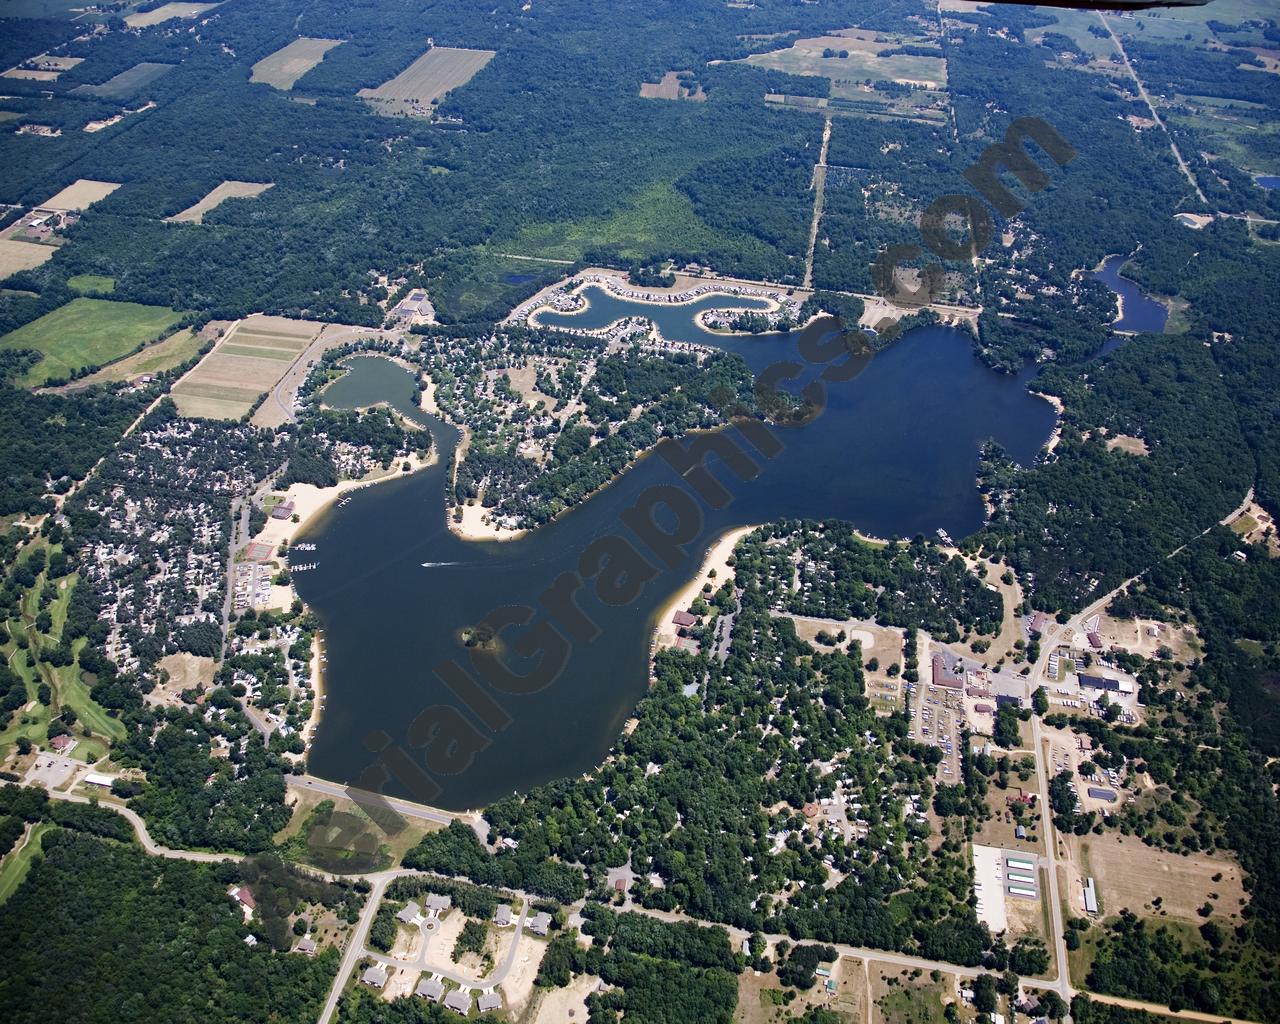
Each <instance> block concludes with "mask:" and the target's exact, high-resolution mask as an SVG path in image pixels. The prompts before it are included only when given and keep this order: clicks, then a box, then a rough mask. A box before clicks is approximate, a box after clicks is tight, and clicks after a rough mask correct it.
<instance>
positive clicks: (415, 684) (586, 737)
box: [295, 293, 1054, 810]
mask: <svg viewBox="0 0 1280 1024" xmlns="http://www.w3.org/2000/svg"><path fill="white" fill-rule="evenodd" d="M591 299H592V307H591V309H590V310H589V311H587V312H585V313H583V314H581V315H580V316H581V319H576V320H575V318H574V317H573V316H571V315H570V316H563V317H556V318H555V319H556V321H557V322H562V323H575V322H576V323H586V322H588V321H590V322H596V321H599V322H601V323H606V322H609V321H610V320H612V319H616V318H617V317H618V316H628V315H643V316H650V317H652V318H653V319H655V320H658V321H659V322H660V323H661V324H662V325H663V331H664V333H666V334H668V336H670V337H672V338H686V339H689V340H700V341H704V342H707V343H710V344H714V345H717V346H719V347H720V348H722V349H725V350H727V351H732V352H737V353H739V354H741V355H742V356H743V358H745V359H746V360H747V362H748V363H749V364H750V365H751V366H752V368H753V369H754V370H757V371H758V370H760V369H762V368H764V367H766V366H768V365H770V364H772V363H774V362H776V361H778V360H779V359H795V358H796V339H795V337H794V336H792V335H780V334H774V335H764V336H758V337H729V336H717V335H713V334H709V333H707V332H703V331H701V330H700V329H698V328H697V327H696V325H694V324H693V323H692V315H693V314H694V313H695V312H696V311H697V309H698V308H701V307H700V306H699V304H690V305H685V306H674V307H663V306H653V305H645V304H637V303H629V302H625V301H623V300H618V299H614V298H612V297H609V296H605V295H603V293H601V294H600V295H598V296H597V295H592V296H591ZM707 301H708V303H709V304H714V305H718V306H721V307H725V306H735V305H736V306H739V307H741V308H755V307H756V303H754V302H752V301H749V300H739V301H730V300H726V299H724V298H719V299H711V298H708V300H707ZM546 319H549V318H544V320H546ZM970 346H971V342H970V339H969V337H968V336H967V335H966V334H963V333H961V332H959V331H956V330H952V329H949V328H940V327H930V328H923V329H918V330H914V331H911V332H909V333H908V334H907V335H906V336H904V337H903V338H902V339H901V340H900V341H899V342H898V343H897V344H896V345H894V346H893V347H891V348H890V349H888V350H887V351H886V352H883V353H880V354H879V355H878V356H876V357H875V358H874V359H873V360H872V361H871V363H870V365H869V366H868V367H867V369H866V371H865V372H864V373H863V374H862V375H861V376H860V377H858V378H857V379H855V380H853V381H850V382H847V383H844V384H840V385H831V386H830V388H829V394H828V401H827V408H826V410H825V412H824V413H823V414H822V415H820V416H819V417H818V418H816V419H815V420H814V421H813V422H811V423H809V424H808V425H806V426H803V427H796V428H787V429H780V428H779V429H776V437H777V438H778V440H779V441H780V442H781V443H782V445H783V446H784V448H785V450H784V451H783V452H782V454H781V455H779V456H777V457H774V458H769V459H765V458H763V457H760V456H757V457H756V461H757V462H758V463H759V465H760V466H761V472H760V474H759V475H758V476H757V477H756V478H755V479H754V480H751V481H749V482H746V483H744V482H742V481H740V480H738V479H737V478H736V477H732V476H731V475H730V474H729V473H728V472H727V471H725V470H722V469H717V471H716V475H717V477H718V478H720V479H721V480H722V481H723V483H724V485H725V487H726V488H727V489H728V490H729V492H730V493H731V494H732V500H731V501H730V502H729V503H728V504H727V505H726V506H725V507H723V508H721V509H718V510H715V509H710V508H709V507H707V506H705V505H701V503H700V505H701V507H702V509H703V511H704V513H705V516H704V519H703V522H702V523H701V525H700V527H699V529H698V530H697V534H696V537H695V539H694V540H693V541H692V542H691V543H690V544H689V545H688V546H687V547H686V549H685V551H684V554H683V556H682V558H681V559H680V560H679V561H678V564H676V565H675V566H673V567H671V568H664V569H662V571H661V572H659V574H658V575H657V576H656V577H655V578H654V579H653V580H652V581H651V582H649V583H648V584H647V585H645V586H644V587H643V591H642V593H641V594H640V596H639V597H638V599H637V600H635V601H634V602H632V603H630V604H629V605H626V606H625V607H611V606H606V605H604V604H602V603H601V602H600V601H599V600H597V599H596V597H595V594H594V591H593V590H592V589H591V587H590V585H588V587H587V588H584V590H583V591H581V592H580V596H579V604H580V606H581V608H582V610H583V611H584V612H585V613H586V614H587V615H589V616H590V617H591V618H592V619H593V620H594V621H595V622H596V623H597V624H598V625H599V627H600V633H599V636H598V637H597V638H596V639H594V640H593V641H592V642H580V643H576V644H574V645H573V646H572V648H571V650H570V653H569V656H568V660H567V663H566V667H565V669H564V671H563V672H561V673H560V674H559V676H558V677H557V678H556V679H555V681H554V682H553V683H551V685H549V686H548V687H546V688H545V689H543V690H541V691H540V692H536V693H532V694H529V695H526V696H511V695H508V694H505V693H502V694H500V693H497V692H496V691H489V692H490V693H491V695H492V696H494V697H496V698H497V700H498V702H499V704H500V705H501V709H502V711H503V713H505V715H507V716H509V718H510V724H508V725H505V727H502V728H499V729H497V731H492V732H491V731H490V730H489V729H488V728H483V727H482V725H483V723H481V722H480V721H478V720H477V719H476V716H475V715H474V714H472V713H471V712H470V711H468V712H466V713H465V717H466V719H467V720H468V721H470V722H472V723H473V728H474V730H475V732H476V734H477V735H481V734H482V735H483V736H484V737H485V739H484V741H483V742H484V744H485V745H484V748H483V749H481V750H479V751H478V752H477V753H476V754H475V756H474V758H473V759H472V760H470V762H469V763H468V764H467V766H466V767H465V769H464V770H461V771H457V772H456V773H454V774H443V773H442V772H440V771H435V772H433V773H431V774H430V775H429V777H428V776H426V775H416V774H415V773H417V772H420V771H421V766H422V764H423V756H424V755H423V753H422V752H421V751H415V750H413V749H412V745H411V743H410V741H409V740H410V735H411V733H410V729H409V726H410V723H411V722H412V721H413V720H414V719H415V717H416V716H418V715H419V714H420V713H422V712H424V710H426V709H428V708H437V709H439V708H444V707H447V708H456V707H459V706H460V702H459V701H458V700H457V698H455V697H454V695H453V693H452V692H451V691H450V690H449V689H448V688H447V687H446V686H445V685H444V684H443V682H442V681H441V679H440V678H439V677H438V676H437V675H436V674H435V673H433V671H432V667H433V666H437V665H439V664H441V663H443V662H446V661H448V660H450V659H454V660H456V661H457V662H458V663H459V664H462V665H468V666H469V663H468V661H467V656H466V651H465V648H464V646H463V630H465V629H466V628H467V627H469V626H471V625H473V624H475V623H476V622H478V621H480V620H481V619H482V618H484V617H485V616H486V615H488V614H489V613H490V612H492V611H493V610H494V609H496V608H499V607H502V606H505V605H529V606H534V605H535V604H536V599H537V597H538V595H539V594H541V593H542V592H543V591H545V590H546V589H547V588H548V587H549V586H550V585H551V584H552V582H553V581H554V580H555V579H556V578H557V576H558V575H559V574H561V573H562V572H564V571H566V570H568V569H570V568H573V567H574V566H576V564H577V562H578V559H579V557H580V556H581V555H582V553H583V551H584V549H585V548H586V547H587V545H588V544H590V543H591V542H592V541H593V540H596V539H598V538H603V537H606V536H608V535H618V536H622V537H630V536H631V535H630V533H629V531H628V530H627V528H626V527H625V526H624V525H623V523H622V521H621V519H620V514H621V513H622V512H623V511H624V510H625V509H626V508H628V507H629V506H631V505H632V504H633V503H634V502H635V501H636V498H637V496H638V495H640V494H641V493H642V492H645V491H646V489H647V488H650V487H652V486H654V485H672V484H678V483H680V478H679V477H678V476H677V475H676V473H675V471H674V470H673V469H672V468H671V467H670V466H669V465H668V464H667V462H666V461H665V460H663V459H661V458H658V457H648V458H643V459H641V460H640V461H639V462H638V463H637V464H636V465H635V466H633V467H632V468H631V469H630V470H629V471H628V472H626V473H625V474H623V476H622V477H620V478H619V479H618V480H616V481H615V482H614V483H612V484H611V485H609V486H608V487H606V488H604V489H603V490H602V491H600V492H598V493H597V494H596V495H595V496H593V497H592V498H591V499H590V500H589V501H587V502H585V503H584V504H582V505H581V506H579V507H577V508H575V509H573V510H571V511H570V512H568V513H566V514H565V515H564V516H562V517H561V518H560V519H558V520H557V521H555V522H554V523H551V524H549V525H547V526H544V527H542V528H540V529H538V530H536V531H534V532H533V533H531V534H529V535H527V536H525V537H523V538H521V539H519V540H516V541H512V542H507V543H501V544H499V543H493V542H487V543H476V542H467V541H463V540H461V539H459V538H457V537H456V536H454V535H453V534H452V533H451V532H450V531H449V530H448V528H447V527H446V525H445V521H444V487H445V481H446V467H447V466H448V463H449V461H450V457H451V455H452V452H453V450H454V448H455V446H456V445H457V443H458V439H459V433H458V431H457V430H455V429H454V428H453V427H451V426H449V425H447V424H445V423H442V422H441V421H439V420H438V419H436V418H434V417H432V416H428V415H426V414H425V413H422V412H420V411H418V410H416V409H415V408H414V407H413V404H412V396H413V378H412V377H411V376H410V375H409V374H408V373H407V372H406V371H404V370H403V369H401V368H400V367H399V366H396V365H395V364H393V363H391V362H389V361H388V360H385V359H381V358H378V357H357V358H354V359H352V360H350V361H349V365H350V366H351V367H352V369H351V372H350V373H349V374H348V375H347V376H345V377H343V378H342V379H340V380H339V381H337V382H336V383H335V384H333V385H332V386H331V387H330V389H329V390H328V391H327V392H326V395H325V400H326V403H327V404H330V405H332V406H338V407H356V406H365V405H369V404H370V403H373V402H376V401H388V402H390V403H391V404H392V405H393V406H394V407H395V408H397V409H398V410H400V411H401V412H403V413H404V414H405V415H407V416H412V417H413V418H414V419H415V420H417V421H418V422H419V423H422V424H423V425H425V426H426V427H427V428H428V429H430V430H431V432H432V434H433V436H434V438H435V440H436V444H437V447H438V449H439V452H440V455H441V459H440V461H439V462H437V463H436V464H435V465H434V466H432V467H430V468H428V469H426V470H423V471H421V472H419V473H416V474H414V475H412V476H410V477H406V478H404V479H401V480H396V481H392V482H388V483H385V484H379V485H378V486H376V487H370V488H366V489H364V490H361V491H358V492H356V493H355V494H354V496H353V497H352V498H351V500H350V501H349V502H347V503H346V504H345V505H344V506H343V507H341V508H338V507H331V508H330V510H329V511H327V512H326V513H324V514H322V516H321V517H320V518H319V519H318V520H317V521H316V522H315V523H313V524H311V525H310V527H309V528H308V529H307V531H306V534H305V538H304V539H306V540H308V541H312V542H314V543H316V544H317V546H318V547H317V550H316V551H315V552H314V553H312V552H307V553H306V554H305V555H300V559H304V560H307V561H318V562H319V566H318V568H316V569H314V570H311V571H306V572H300V573H298V574H296V576H295V582H296V585H297V588H298V592H299V594H300V596H301V597H302V598H303V600H304V601H306V602H307V604H308V606H309V607H310V608H312V609H313V610H314V611H315V613H316V615H317V616H318V617H319V619H320V621H321V624H322V627H323V630H324V639H325V644H324V649H325V653H326V654H327V656H328V662H327V665H326V670H325V681H324V682H325V689H326V709H325V712H324V715H323V718H322V721H321V723H320V726H319V730H318V732H317V735H316V738H315V743H314V746H313V749H312V752H311V755H310V759H309V768H310V770H311V771H312V772H314V773H315V774H317V775H320V776H323V777H325V778H329V779H333V780H337V781H340V782H345V783H357V782H360V781H361V780H362V775H361V773H362V772H365V771H366V769H367V768H368V767H369V766H370V765H371V764H374V763H379V764H382V765H386V766H388V767H389V769H390V771H389V777H388V778H387V780H386V782H385V785H384V787H383V788H384V791H385V792H387V793H389V794H392V795H396V796H403V797H407V798H410V799H414V800H418V801H420V802H424V803H429V804H434V805H436V806H440V807H444V808H448V809H453V810H461V809H467V808H475V807H480V806H483V805H484V804H486V803H489V802H492V801H493V800H494V799H496V798H498V797H501V796H504V795H507V794H510V793H511V792H513V791H516V790H526V789H529V788H531V787H533V786H536V785H538V784H541V783H544V782H548V781H550V780H553V779H556V778H562V777H566V776H574V775H578V774H580V773H583V772H587V771H590V770H592V769H593V768H595V767H596V766H597V765H598V764H599V763H600V762H601V760H602V759H603V758H604V756H605V755H606V754H607V753H608V751H609V749H610V747H611V746H612V745H613V743H614V742H615V741H616V739H617V737H618V735H619V733H620V731H621V729H622V726H623V723H624V721H625V720H626V718H627V717H628V716H629V715H630V714H631V713H632V711H633V710H634V708H635V704H636V702H637V701H638V700H639V698H640V697H641V696H643V694H644V692H645V689H646V686H647V682H648V658H647V654H648V645H649V641H650V636H651V631H652V627H653V624H654V620H655V616H656V614H657V613H658V611H659V609H660V608H662V606H663V605H664V604H665V602H667V601H668V600H669V599H670V596H671V595H672V594H673V593H674V592H675V591H676V590H677V589H678V588H679V587H680V586H682V585H683V584H684V583H686V582H687V581H688V580H689V579H690V578H692V576H693V575H694V573H695V572H696V571H697V568H698V567H699V566H700V565H701V563H702V560H703V558H704V556H705V552H706V550H707V548H708V547H709V546H710V544H711V543H712V542H713V541H714V540H715V539H716V538H717V537H718V536H720V535H721V534H723V533H724V532H725V531H726V530H728V529H730V528H732V527H734V526H740V525H746V524H757V523H763V522H767V521H771V520H775V519H779V518H783V517H812V518H830V519H844V520H848V521H850V522H852V523H854V524H855V525H856V526H857V527H859V528H860V529H861V530H863V531H865V532H868V533H871V534H875V535H880V536H898V537H910V536H913V535H915V534H925V535H927V536H932V535H933V534H934V532H935V531H936V530H937V529H939V528H942V529H945V530H947V531H948V532H949V533H950V534H951V536H952V537H955V538H960V537H963V536H965V535H967V534H969V533H972V532H973V531H975V530H977V529H978V528H979V527H980V526H981V525H982V523H983V507H982V503H981V501H980V498H979V495H978V492H977V489H976V486H975V474H976V472H977V466H978V452H979V445H980V444H981V442H982V441H983V440H984V439H987V438H994V439H995V440H997V441H999V442H1000V443H1001V444H1002V445H1004V447H1005V448H1006V449H1007V450H1008V451H1009V453H1010V454H1011V455H1012V456H1013V457H1014V458H1015V459H1017V460H1018V461H1019V462H1021V463H1022V464H1028V463H1030V462H1031V461H1032V460H1033V459H1034V458H1035V456H1036V453H1037V452H1038V451H1039V449H1040V447H1041V445H1042V444H1043V443H1044V441H1045V440H1046V438H1047V437H1048V436H1049V433H1050V431H1051V430H1052V428H1053V424H1054V413H1053V410H1052V409H1051V407H1050V406H1049V405H1048V404H1047V403H1046V402H1044V401H1043V400H1041V399H1038V398H1035V397H1034V396H1032V395H1030V394H1029V393H1028V392H1027V390H1026V381H1027V379H1028V378H1027V375H1022V376H1012V375H1007V374H999V373H995V372H993V371H991V370H988V369H987V368H985V367H984V366H982V365H981V364H980V363H979V362H978V361H977V360H976V359H975V358H974V356H973V355H972V352H971V347H970ZM729 433H730V436H734V435H736V434H737V432H736V430H731V431H730V432H729ZM743 445H744V447H746V448H747V450H748V451H750V450H751V449H750V448H749V446H746V444H745V442H743ZM537 621H542V619H541V618H539V619H538V620H535V622H537ZM520 633H521V630H519V629H516V630H509V631H508V634H514V635H512V636H509V637H508V639H511V640H514V639H517V638H518V637H519V635H520ZM524 664H525V663H520V664H519V665H516V664H513V665H512V670H513V671H522V670H524V668H523V666H524ZM440 713H444V714H452V713H453V712H440ZM433 714H434V712H433ZM419 738H420V737H419ZM375 750H382V754H375V753H373V752H372V751H375ZM414 764H416V765H417V767H416V768H415V767H413V765H414ZM436 767H440V766H439V765H438V764H437V765H436ZM370 778H371V777H370V776H368V775H365V776H363V782H362V784H363V785H365V786H366V787H369V784H370ZM415 778H416V781H415Z"/></svg>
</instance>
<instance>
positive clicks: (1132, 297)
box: [1093, 256, 1169, 334]
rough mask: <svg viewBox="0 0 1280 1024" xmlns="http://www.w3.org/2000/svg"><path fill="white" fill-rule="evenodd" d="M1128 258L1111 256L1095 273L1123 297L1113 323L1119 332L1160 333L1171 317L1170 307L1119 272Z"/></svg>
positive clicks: (1113, 326) (1095, 275)
mask: <svg viewBox="0 0 1280 1024" xmlns="http://www.w3.org/2000/svg"><path fill="white" fill-rule="evenodd" d="M1128 260H1129V257H1128V256H1108V257H1107V258H1106V259H1105V260H1103V261H1102V267H1101V268H1100V269H1099V270H1096V271H1094V274H1093V276H1094V277H1096V278H1097V279H1098V280H1099V281H1101V282H1102V283H1103V284H1105V285H1106V286H1107V287H1108V288H1110V289H1111V290H1112V291H1113V292H1115V293H1116V295H1117V296H1119V298H1120V315H1119V317H1117V318H1116V320H1115V322H1114V323H1112V325H1111V326H1112V328H1114V329H1115V330H1117V331H1133V332H1135V333H1150V334H1160V333H1162V332H1163V331H1164V325H1165V322H1166V321H1167V320H1168V319H1169V307H1167V306H1166V305H1165V304H1164V303H1163V302H1160V301H1158V300H1157V299H1153V298H1151V297H1150V296H1149V295H1147V294H1146V293H1145V292H1143V290H1142V289H1141V288H1140V287H1138V285H1137V284H1135V283H1134V282H1133V281H1130V280H1129V279H1128V278H1127V277H1122V276H1121V274H1120V271H1121V269H1122V268H1123V267H1124V265H1125V263H1127V262H1128Z"/></svg>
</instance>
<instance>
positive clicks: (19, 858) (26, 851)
mask: <svg viewBox="0 0 1280 1024" xmlns="http://www.w3.org/2000/svg"><path fill="white" fill-rule="evenodd" d="M55 828H57V826H56V825H53V824H51V823H50V822H47V821H39V822H36V824H34V825H33V826H31V832H30V834H29V835H28V836H27V838H26V840H25V842H24V840H21V839H19V840H18V844H19V845H18V847H17V848H16V849H14V850H13V851H12V852H11V853H10V854H9V856H8V857H6V858H5V860H4V864H2V865H0V903H3V902H4V901H5V900H7V899H8V898H9V897H10V896H12V895H13V894H14V893H15V892H16V891H17V889H18V886H20V885H21V884H22V882H23V880H24V879H25V878H26V877H27V872H28V871H30V870H31V865H32V864H33V863H34V862H35V859H36V857H37V856H39V854H40V840H41V838H42V837H43V836H44V834H45V833H46V832H48V831H50V830H52V829H55Z"/></svg>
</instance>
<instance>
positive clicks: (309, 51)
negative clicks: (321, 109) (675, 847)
mask: <svg viewBox="0 0 1280 1024" xmlns="http://www.w3.org/2000/svg"><path fill="white" fill-rule="evenodd" d="M342 42H343V41H342V40H341V39H312V38H309V37H307V36H303V37H302V38H301V39H295V40H294V41H293V42H291V43H290V44H289V45H288V46H284V47H282V48H281V49H279V50H276V52H275V53H273V54H271V55H270V56H268V57H263V58H262V60H260V61H258V63H257V64H255V65H254V66H253V73H252V74H251V75H250V76H249V81H251V82H262V83H264V84H266V85H270V86H272V87H274V88H276V89H286V90H287V89H292V88H293V87H294V84H295V83H296V82H297V81H298V79H299V78H301V77H302V76H303V75H305V74H306V73H307V72H308V71H310V70H311V69H312V68H313V67H315V66H316V65H317V64H319V63H320V62H321V61H322V60H324V55H325V54H326V53H328V52H329V51H330V50H332V49H333V48H334V47H335V46H341V45H342Z"/></svg>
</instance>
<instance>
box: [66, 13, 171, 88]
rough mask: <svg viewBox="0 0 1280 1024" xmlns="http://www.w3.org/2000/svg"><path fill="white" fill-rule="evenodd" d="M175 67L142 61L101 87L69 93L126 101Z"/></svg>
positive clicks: (78, 86)
mask: <svg viewBox="0 0 1280 1024" xmlns="http://www.w3.org/2000/svg"><path fill="white" fill-rule="evenodd" d="M192 6H194V5H192ZM153 13H154V12H153ZM175 67H177V65H176V64H152V63H150V62H149V61H143V62H142V63H141V64H135V65H134V66H133V67H131V68H129V69H128V70H127V71H121V72H120V74H118V75H115V76H114V77H112V78H108V79H107V80H106V81H105V82H103V83H102V84H101V85H77V86H76V87H75V88H74V89H72V90H71V91H72V93H73V94H80V95H85V96H97V97H98V98H99V99H104V100H127V99H129V98H130V97H132V96H133V95H134V94H135V93H137V92H139V91H140V90H142V89H145V88H146V87H147V86H148V85H150V84H151V83H152V82H154V81H156V80H157V79H159V78H161V77H163V76H164V75H167V74H168V73H169V72H170V71H172V70H173V69H174V68H175Z"/></svg>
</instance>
